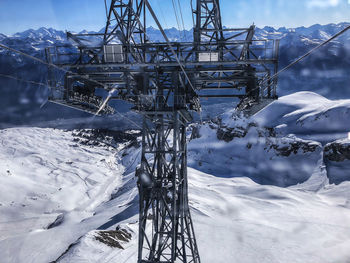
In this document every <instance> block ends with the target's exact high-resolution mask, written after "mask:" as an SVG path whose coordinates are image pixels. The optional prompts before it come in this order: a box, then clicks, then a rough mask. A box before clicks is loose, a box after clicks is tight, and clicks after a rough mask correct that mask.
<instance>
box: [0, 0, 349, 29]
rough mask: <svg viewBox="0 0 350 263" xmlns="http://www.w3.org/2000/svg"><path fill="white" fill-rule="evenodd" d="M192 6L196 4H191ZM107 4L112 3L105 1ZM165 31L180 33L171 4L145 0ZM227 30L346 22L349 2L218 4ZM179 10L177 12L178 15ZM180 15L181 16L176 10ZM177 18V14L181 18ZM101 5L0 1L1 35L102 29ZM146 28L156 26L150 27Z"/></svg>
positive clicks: (186, 1)
mask: <svg viewBox="0 0 350 263" xmlns="http://www.w3.org/2000/svg"><path fill="white" fill-rule="evenodd" d="M177 1H179V2H180V5H181V11H182V15H183V18H184V24H185V27H186V28H187V29H189V28H191V27H192V26H193V23H192V16H191V8H190V2H191V0H175V1H174V2H175V3H177ZM192 1H193V3H194V5H195V2H196V0H192ZM107 2H110V0H107ZM149 2H150V4H151V5H152V7H153V9H154V10H155V12H156V14H157V16H158V17H159V20H160V22H161V23H162V25H163V27H165V28H169V27H173V26H174V27H178V26H177V22H176V17H175V15H174V11H173V10H174V9H173V6H172V0H149ZM220 3H221V10H222V19H223V24H224V25H225V26H228V27H247V26H249V25H251V24H252V23H254V24H255V25H257V26H258V27H263V26H273V27H277V28H278V27H282V26H284V27H288V28H289V27H298V26H310V25H313V24H317V23H318V24H329V23H339V22H348V21H350V0H220ZM177 10H178V9H177ZM178 12H179V10H178ZM179 16H180V13H179ZM105 22H106V11H105V5H104V0H0V33H3V34H13V33H16V32H21V31H24V30H27V29H29V28H33V29H37V28H40V27H52V28H55V29H59V30H68V31H75V32H79V31H82V30H83V29H86V30H89V31H90V30H94V31H98V30H100V29H101V28H103V27H104V26H105ZM148 26H154V27H155V24H154V22H150V23H149V24H148Z"/></svg>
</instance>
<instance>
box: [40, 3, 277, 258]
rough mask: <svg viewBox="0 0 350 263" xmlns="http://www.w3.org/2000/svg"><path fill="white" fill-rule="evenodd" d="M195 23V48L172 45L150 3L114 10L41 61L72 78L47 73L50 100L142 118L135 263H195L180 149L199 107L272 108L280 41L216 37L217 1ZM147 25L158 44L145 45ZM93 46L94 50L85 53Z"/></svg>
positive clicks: (244, 32)
mask: <svg viewBox="0 0 350 263" xmlns="http://www.w3.org/2000/svg"><path fill="white" fill-rule="evenodd" d="M193 14H194V17H195V21H196V25H195V27H194V36H193V42H187V43H185V42H170V41H169V40H168V39H167V37H166V35H165V33H164V30H163V28H162V27H161V25H160V23H159V21H158V19H157V17H156V14H155V12H154V11H153V9H152V7H151V5H150V1H149V0H111V1H110V5H109V9H108V12H107V24H106V28H105V30H104V33H101V34H71V33H68V34H67V36H68V38H70V39H71V40H73V41H74V42H75V46H76V51H77V52H72V51H71V48H69V51H68V52H67V47H55V48H51V49H47V52H46V53H47V58H48V61H50V62H52V63H55V64H57V65H60V66H62V67H67V68H69V73H67V74H66V75H65V76H64V79H65V81H64V85H60V84H59V82H58V81H55V79H54V78H53V77H52V76H54V75H55V74H53V73H52V72H51V73H50V75H49V76H50V77H51V78H50V85H51V86H54V87H57V88H56V89H53V90H54V91H53V94H52V98H51V99H52V100H54V101H56V102H58V103H62V104H65V105H67V106H71V107H75V108H79V109H82V110H86V111H89V112H92V111H95V112H96V111H97V110H98V108H100V106H101V103H102V98H100V97H99V95H97V90H105V91H107V92H113V96H111V97H110V99H120V100H126V101H128V102H132V103H133V104H134V105H135V106H134V109H135V110H136V111H138V112H139V113H140V114H142V115H143V124H142V130H143V131H142V154H141V165H140V167H139V168H138V169H137V171H136V175H137V177H138V189H139V196H140V210H139V243H138V263H146V262H147V263H155V262H163V263H170V262H171V263H173V262H185V263H190V262H193V263H199V262H200V257H199V252H198V247H197V243H196V239H195V234H194V227H193V223H192V218H191V213H190V209H189V205H188V180H187V139H186V127H187V124H188V123H189V122H191V121H192V118H191V111H200V109H201V106H200V98H201V97H202V96H204V97H207V98H235V97H236V98H239V99H241V100H242V99H245V98H250V99H252V100H254V101H256V102H259V101H260V100H262V99H266V98H267V99H273V98H276V87H277V80H276V79H274V80H272V81H267V82H266V81H265V80H266V79H268V78H269V77H270V76H271V75H272V74H274V73H275V72H277V66H278V64H277V61H278V58H277V57H278V41H274V40H267V39H264V40H254V38H253V37H254V31H255V27H254V26H250V27H249V28H243V29H227V28H223V26H222V21H221V13H220V5H219V0H197V5H196V8H195V9H194V10H193ZM148 16H149V17H152V18H153V20H154V21H155V23H156V24H157V25H158V27H159V29H160V31H161V33H162V34H163V35H164V37H165V40H166V41H165V42H164V43H152V42H151V41H150V39H149V38H148V35H147V25H146V22H147V20H148ZM96 39H97V40H100V43H99V44H98V45H96V44H92V42H95V41H96ZM91 40H94V41H91ZM262 83H264V85H262ZM203 91H206V93H205V94H202V92H203ZM212 91H214V93H212V94H210V93H208V92H212ZM111 111H112V109H110V108H105V109H104V110H102V111H101V109H100V111H99V112H102V113H110V112H111Z"/></svg>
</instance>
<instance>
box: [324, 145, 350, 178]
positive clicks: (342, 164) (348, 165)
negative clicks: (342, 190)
mask: <svg viewBox="0 0 350 263" xmlns="http://www.w3.org/2000/svg"><path fill="white" fill-rule="evenodd" d="M324 160H325V164H326V167H327V175H328V178H329V182H330V183H331V184H332V183H333V184H340V183H342V182H344V181H350V141H349V140H339V141H335V142H332V143H328V144H327V145H326V146H325V147H324Z"/></svg>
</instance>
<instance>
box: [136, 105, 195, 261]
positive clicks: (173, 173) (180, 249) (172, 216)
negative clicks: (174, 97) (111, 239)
mask: <svg viewBox="0 0 350 263" xmlns="http://www.w3.org/2000/svg"><path fill="white" fill-rule="evenodd" d="M186 124H187V121H186V119H185V118H184V117H183V116H182V114H181V112H180V111H176V110H175V111H172V112H171V111H169V112H167V113H160V112H149V113H144V122H143V136H142V157H141V168H140V169H139V170H138V171H137V176H138V187H139V193H140V218H139V220H140V224H139V258H138V262H139V263H146V262H148V263H150V262H152V263H153V262H164V263H165V262H169V263H170V262H186V263H189V262H194V263H199V262H200V259H199V254H198V249H197V244H196V240H195V236H194V231H193V225H192V219H191V215H190V211H189V206H188V190H187V159H186V158H187V157H186V155H187V146H186Z"/></svg>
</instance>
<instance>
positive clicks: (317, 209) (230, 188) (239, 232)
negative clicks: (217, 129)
mask: <svg viewBox="0 0 350 263" xmlns="http://www.w3.org/2000/svg"><path fill="white" fill-rule="evenodd" d="M189 182H190V184H189V187H190V205H191V209H192V216H193V219H194V227H195V232H196V237H197V241H198V247H199V252H200V254H201V262H203V263H212V262H215V263H227V262H240V263H255V262H256V263H277V262H283V263H297V262H300V263H314V262H318V263H326V262H327V263H334V262H338V263H347V262H349V259H350V250H349V249H348V248H349V246H350V229H349V226H348V222H349V220H350V210H349V209H350V203H349V200H350V196H349V194H348V193H345V194H344V191H346V190H345V189H348V190H349V189H350V183H346V184H343V185H342V187H341V188H339V187H335V186H329V187H327V188H326V189H325V190H322V191H321V192H319V193H314V192H307V191H301V190H295V189H294V190H293V189H285V188H278V187H273V186H261V185H258V184H256V183H254V182H252V181H251V180H249V179H248V178H234V179H227V178H218V177H215V176H211V175H208V174H204V173H201V172H199V171H196V170H194V169H189ZM135 220H137V218H136V217H133V218H131V219H126V220H122V223H121V224H120V225H121V228H122V229H127V230H128V231H129V232H130V233H131V235H132V237H131V240H129V241H128V242H124V243H121V245H122V246H123V249H120V248H116V247H113V246H112V245H111V244H110V243H109V244H110V245H107V244H105V243H101V242H99V241H98V240H96V236H97V231H91V232H89V233H87V234H86V235H84V237H82V238H81V239H79V240H78V241H77V243H76V244H75V245H74V246H73V247H72V248H71V249H70V250H69V251H68V252H67V253H66V254H65V255H64V256H63V257H61V258H60V260H59V261H58V262H60V263H63V262H64V263H69V262H101V263H107V262H118V263H129V262H130V263H131V262H136V261H137V225H136V224H135ZM111 229H112V230H114V229H115V226H113V227H111Z"/></svg>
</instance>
